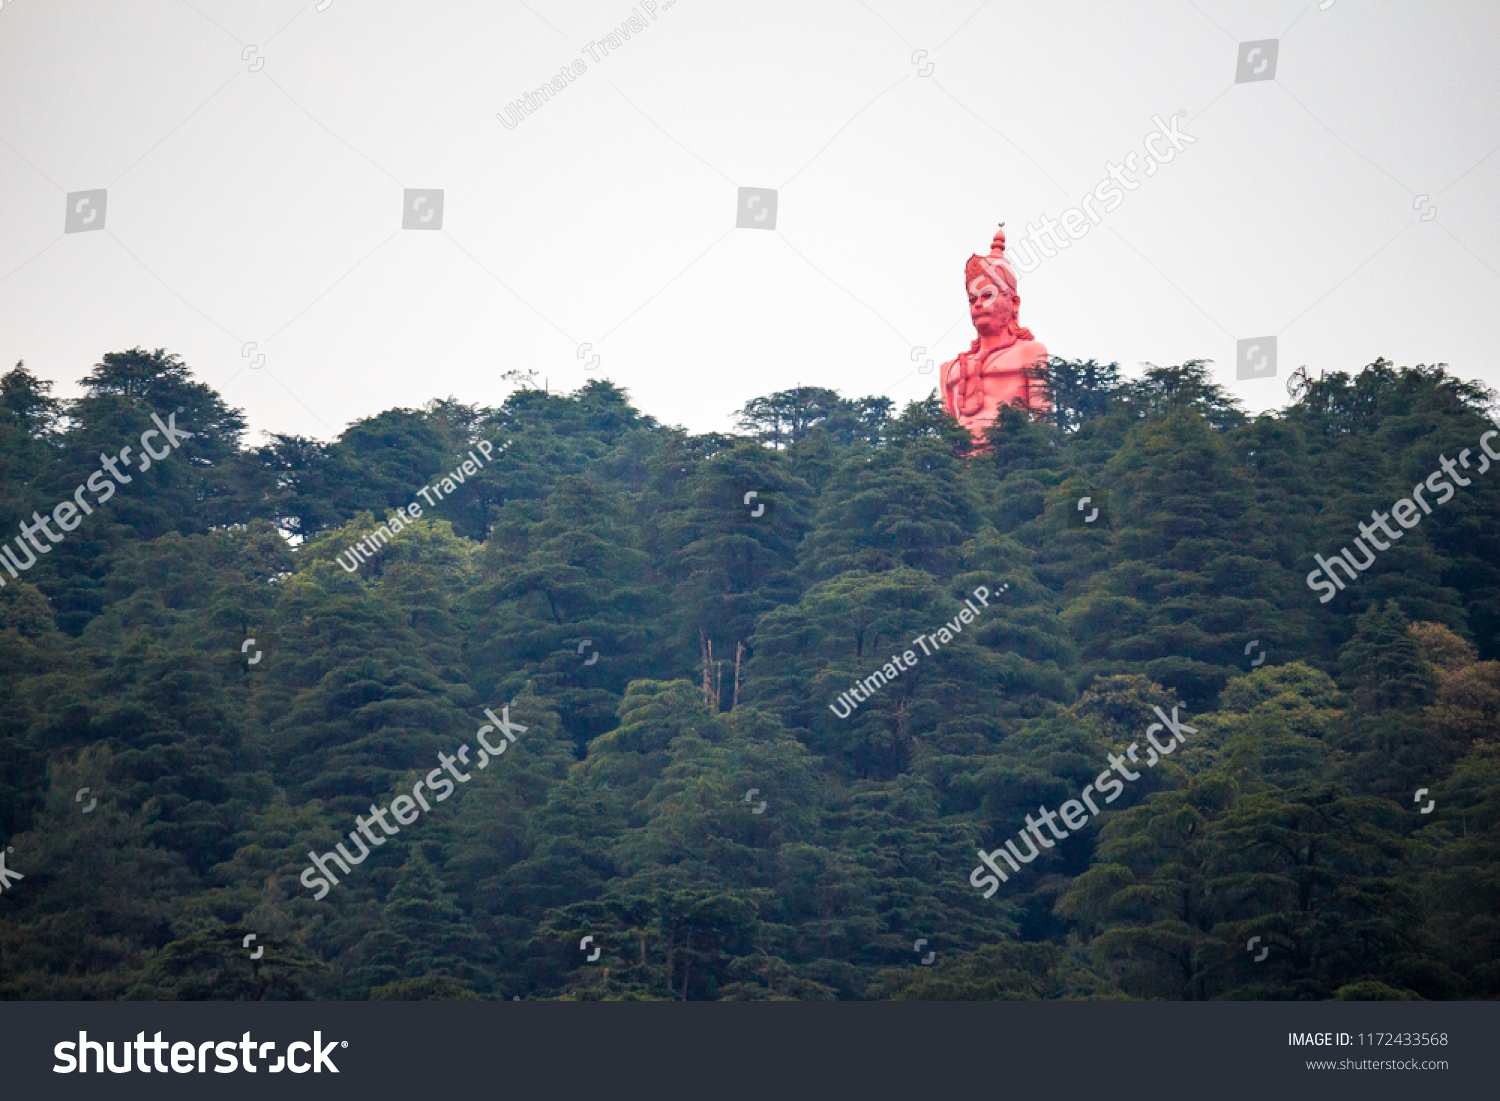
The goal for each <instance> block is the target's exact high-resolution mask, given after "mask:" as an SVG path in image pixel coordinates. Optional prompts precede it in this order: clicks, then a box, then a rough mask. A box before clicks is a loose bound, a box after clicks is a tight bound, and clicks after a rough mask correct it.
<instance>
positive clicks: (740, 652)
mask: <svg viewBox="0 0 1500 1101" xmlns="http://www.w3.org/2000/svg"><path fill="white" fill-rule="evenodd" d="M744 657H745V644H744V643H743V642H736V643H735V644H734V699H733V700H731V701H730V703H729V710H731V711H733V710H734V709H735V708H736V707H738V706H739V705H740V663H741V662H742V661H743V660H744Z"/></svg>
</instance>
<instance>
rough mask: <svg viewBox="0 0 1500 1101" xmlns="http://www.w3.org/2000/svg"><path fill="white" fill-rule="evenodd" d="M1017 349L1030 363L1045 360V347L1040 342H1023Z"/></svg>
mask: <svg viewBox="0 0 1500 1101" xmlns="http://www.w3.org/2000/svg"><path fill="white" fill-rule="evenodd" d="M1017 347H1018V348H1019V349H1020V350H1021V353H1022V354H1023V355H1024V356H1025V357H1026V358H1027V359H1028V360H1030V361H1031V362H1032V363H1035V362H1037V361H1038V360H1043V359H1046V358H1047V345H1045V344H1043V343H1042V342H1041V341H1040V340H1023V341H1021V342H1020V344H1018V345H1017Z"/></svg>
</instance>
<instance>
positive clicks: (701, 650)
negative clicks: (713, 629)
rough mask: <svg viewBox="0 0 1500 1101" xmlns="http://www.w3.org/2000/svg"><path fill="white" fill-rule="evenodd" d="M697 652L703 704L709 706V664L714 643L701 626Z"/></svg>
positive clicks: (711, 659) (712, 654)
mask: <svg viewBox="0 0 1500 1101" xmlns="http://www.w3.org/2000/svg"><path fill="white" fill-rule="evenodd" d="M698 654H699V656H700V657H701V658H702V659H703V706H704V707H709V706H710V704H709V701H710V700H711V699H712V698H713V693H712V692H710V691H709V684H710V682H709V672H708V669H709V666H710V665H711V664H712V663H713V660H714V644H713V643H712V642H710V641H709V639H708V632H707V631H705V630H704V629H703V628H702V627H699V628H698Z"/></svg>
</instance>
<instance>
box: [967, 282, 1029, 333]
mask: <svg viewBox="0 0 1500 1101" xmlns="http://www.w3.org/2000/svg"><path fill="white" fill-rule="evenodd" d="M992 288H993V292H994V293H991V289H992ZM976 290H977V291H978V292H979V293H978V294H976V293H974V292H975V291H976ZM1020 307H1021V299H1020V298H1019V297H1018V296H1015V295H1011V294H1009V293H1007V291H1006V289H1005V288H1004V287H1003V286H1001V285H999V284H997V283H993V282H991V281H989V280H987V279H986V280H978V279H976V280H975V281H974V286H971V287H970V288H969V318H970V320H972V321H973V322H974V330H975V331H976V332H977V333H979V335H980V336H1000V335H1001V334H1002V333H1004V332H1005V330H1006V328H1007V327H1008V326H1009V325H1010V323H1011V322H1012V321H1014V320H1015V318H1016V314H1017V312H1018V311H1019V310H1020Z"/></svg>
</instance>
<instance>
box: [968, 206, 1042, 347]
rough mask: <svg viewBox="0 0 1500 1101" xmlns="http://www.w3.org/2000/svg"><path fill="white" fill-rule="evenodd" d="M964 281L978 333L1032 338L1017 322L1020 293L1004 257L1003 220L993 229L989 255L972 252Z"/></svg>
mask: <svg viewBox="0 0 1500 1101" xmlns="http://www.w3.org/2000/svg"><path fill="white" fill-rule="evenodd" d="M964 285H965V286H966V287H967V288H968V291H969V318H970V319H971V320H972V321H973V322H974V329H975V331H976V332H977V333H979V335H980V337H981V338H983V337H990V338H992V339H993V338H1004V337H1006V336H1012V337H1014V338H1015V339H1017V340H1030V339H1032V336H1031V333H1030V332H1029V331H1027V330H1025V329H1023V328H1022V327H1021V325H1020V322H1019V317H1020V312H1021V296H1020V295H1019V294H1017V293H1016V273H1015V269H1013V268H1012V267H1011V266H1010V262H1009V261H1008V260H1006V258H1005V223H1004V222H1001V223H1000V229H998V230H996V231H995V237H994V240H992V241H991V242H990V253H989V255H988V256H979V255H974V256H970V257H969V262H968V263H967V264H965V265H964Z"/></svg>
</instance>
